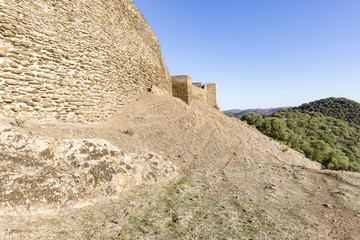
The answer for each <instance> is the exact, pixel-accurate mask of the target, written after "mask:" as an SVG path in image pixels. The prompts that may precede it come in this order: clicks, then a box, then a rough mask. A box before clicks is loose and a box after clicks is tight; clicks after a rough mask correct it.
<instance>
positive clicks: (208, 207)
mask: <svg viewBox="0 0 360 240" xmlns="http://www.w3.org/2000/svg"><path fill="white" fill-rule="evenodd" d="M1 121H2V123H3V124H8V123H9V121H10V120H8V119H2V120H1ZM6 126H8V127H7V128H11V129H12V130H11V131H19V132H22V133H21V134H23V135H24V136H28V137H29V138H30V139H32V138H34V139H42V140H43V141H45V142H46V141H51V140H57V141H60V142H61V141H68V140H66V139H80V140H81V141H83V140H82V139H93V140H92V141H95V140H94V139H103V140H104V141H106V142H107V143H109V144H111V145H112V146H113V147H114V148H118V149H121V151H122V152H123V153H124V154H125V155H126V154H128V155H129V154H135V155H139V156H144V155H145V156H146V154H148V153H149V152H153V153H154V155H156V156H159V158H158V159H159V161H160V163H165V162H167V161H169V162H171V163H172V164H173V165H175V166H176V169H177V170H176V174H174V175H173V176H171V177H169V176H167V178H166V179H167V180H166V179H165V180H163V181H159V182H157V184H150V183H152V181H150V182H148V183H147V182H146V180H145V181H143V183H144V182H145V183H147V184H141V185H135V184H134V185H129V187H128V188H127V190H124V191H121V192H120V193H119V192H117V193H111V192H112V191H109V192H108V193H106V194H105V193H101V192H98V190H99V189H101V188H102V187H103V186H105V185H107V184H108V182H107V180H106V179H105V178H100V179H99V181H98V184H94V183H95V178H93V179H92V180H93V181H90V182H89V184H87V186H86V192H87V193H89V194H87V195H86V194H85V195H84V196H81V197H79V198H78V199H75V201H77V205H76V206H78V208H75V207H74V205H69V206H68V207H66V204H65V205H63V206H62V207H61V208H60V209H61V210H60V211H59V210H56V209H52V210H51V209H47V211H46V212H44V211H43V212H41V209H40V211H39V209H38V211H37V212H35V211H33V212H28V211H25V210H22V209H21V208H17V207H12V209H11V210H12V211H11V214H10V213H9V212H8V211H7V210H6V206H2V214H1V217H0V238H1V239H220V238H233V239H358V238H360V230H359V229H358V227H357V226H359V225H360V202H359V197H358V196H359V194H360V185H359V184H358V182H359V180H360V175H359V174H356V173H343V172H332V171H323V170H320V166H319V165H318V164H317V163H315V162H313V161H310V160H308V159H306V158H305V157H304V156H302V155H301V154H299V153H297V152H295V151H292V150H291V149H290V150H286V149H285V148H284V146H282V145H280V144H279V143H277V142H276V141H272V140H271V139H269V138H268V137H266V136H264V135H262V134H261V133H259V132H258V131H256V130H254V129H253V128H251V127H249V126H247V125H246V124H244V123H242V122H241V121H239V120H237V119H235V118H229V117H227V116H226V115H224V114H222V113H221V112H219V111H217V110H216V109H214V108H212V107H209V106H206V105H203V104H200V103H194V104H193V105H191V106H188V105H186V104H185V103H183V102H182V101H181V100H179V99H175V98H172V97H170V96H168V95H166V93H165V92H162V91H161V90H158V89H154V91H153V93H152V94H151V93H144V94H143V95H142V96H141V97H139V98H138V99H134V100H133V101H132V102H130V103H128V104H126V105H125V106H123V107H122V108H121V109H120V110H119V111H118V113H117V114H115V115H114V116H113V117H112V118H111V119H109V120H108V121H106V122H101V123H92V124H87V125H81V124H69V123H66V124H65V123H61V124H60V123H53V124H50V123H45V122H32V121H28V122H26V128H21V129H20V128H16V129H14V127H10V126H9V125H6ZM7 131H10V130H7ZM124 132H126V133H124ZM105 161H106V160H105ZM19 164H21V161H20V163H19ZM24 165H25V164H24ZM63 167H64V169H63V170H64V171H66V172H67V173H72V172H74V171H77V170H78V168H79V166H77V165H69V166H65V165H64V166H63ZM21 168H22V167H21V166H19V167H18V170H19V171H21ZM0 169H1V171H2V172H1V174H2V175H4V174H6V171H7V170H6V168H0ZM164 172H166V169H164ZM59 174H60V175H61V174H64V172H59ZM34 176H35V177H36V175H34ZM42 177H44V176H42ZM59 177H60V179H61V176H59ZM165 177H166V176H165ZM90 180H91V178H90ZM43 181H46V178H45V179H43ZM66 184H67V183H66V182H64V183H63V186H62V187H63V188H64V189H66V190H67V191H69V192H70V191H72V190H73V189H74V186H72V185H66ZM32 191H35V192H36V191H37V189H36V188H34V189H32ZM1 194H5V193H4V192H1ZM94 194H95V196H96V194H102V195H103V196H102V198H99V200H100V201H97V202H91V204H89V201H88V198H91V199H92V198H94ZM82 203H83V204H82ZM81 205H82V207H81V208H79V206H81Z"/></svg>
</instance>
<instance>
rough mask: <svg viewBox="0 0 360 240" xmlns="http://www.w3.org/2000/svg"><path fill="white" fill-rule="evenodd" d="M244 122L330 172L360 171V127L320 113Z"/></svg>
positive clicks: (285, 113)
mask: <svg viewBox="0 0 360 240" xmlns="http://www.w3.org/2000/svg"><path fill="white" fill-rule="evenodd" d="M241 120H243V121H245V122H247V123H248V124H249V125H252V126H254V127H256V129H258V130H259V131H261V132H262V133H263V134H265V135H267V136H269V137H271V138H273V139H275V140H278V141H280V142H282V143H284V144H286V145H288V146H290V147H291V148H293V149H295V150H297V151H299V152H301V153H304V154H305V156H306V157H308V158H310V159H312V160H315V161H318V162H320V163H322V164H323V165H324V166H325V167H326V168H328V169H334V170H349V171H356V172H360V135H359V134H358V133H359V130H360V126H358V125H355V124H350V123H348V122H346V121H344V120H340V119H335V118H333V117H326V116H324V115H323V114H321V113H317V112H300V111H297V110H284V111H280V112H277V113H274V114H271V115H268V116H261V115H259V114H249V115H244V116H243V117H242V118H241Z"/></svg>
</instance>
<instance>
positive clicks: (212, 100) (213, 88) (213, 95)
mask: <svg viewBox="0 0 360 240" xmlns="http://www.w3.org/2000/svg"><path fill="white" fill-rule="evenodd" d="M205 88H206V94H207V104H209V105H210V106H213V107H218V106H219V104H218V96H217V85H216V84H206V85H205Z"/></svg>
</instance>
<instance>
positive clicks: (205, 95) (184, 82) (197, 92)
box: [171, 75, 218, 107]
mask: <svg viewBox="0 0 360 240" xmlns="http://www.w3.org/2000/svg"><path fill="white" fill-rule="evenodd" d="M171 80H172V91H173V96H174V97H177V98H180V99H181V100H183V101H184V102H186V103H187V104H191V102H192V101H200V102H203V103H207V104H208V105H210V106H213V107H217V106H218V97H217V85H216V84H205V85H203V84H202V83H201V82H196V83H192V80H191V78H190V77H189V76H187V75H179V76H172V77H171Z"/></svg>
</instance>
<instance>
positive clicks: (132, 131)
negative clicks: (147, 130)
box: [124, 129, 135, 136]
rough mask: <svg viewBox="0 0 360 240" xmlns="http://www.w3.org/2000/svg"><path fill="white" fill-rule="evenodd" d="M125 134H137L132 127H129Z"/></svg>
mask: <svg viewBox="0 0 360 240" xmlns="http://www.w3.org/2000/svg"><path fill="white" fill-rule="evenodd" d="M124 133H125V134H127V135H129V136H134V135H135V131H134V130H132V129H128V130H126V131H124Z"/></svg>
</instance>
